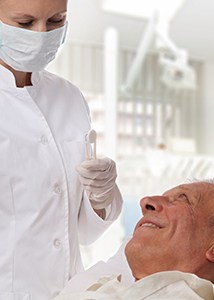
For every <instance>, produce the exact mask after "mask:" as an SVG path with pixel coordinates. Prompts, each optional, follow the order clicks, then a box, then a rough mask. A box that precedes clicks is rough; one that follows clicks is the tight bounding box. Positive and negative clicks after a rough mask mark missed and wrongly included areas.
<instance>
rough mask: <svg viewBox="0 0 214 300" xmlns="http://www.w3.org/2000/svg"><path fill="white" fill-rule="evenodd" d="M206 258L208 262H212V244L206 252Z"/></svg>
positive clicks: (213, 255)
mask: <svg viewBox="0 0 214 300" xmlns="http://www.w3.org/2000/svg"><path fill="white" fill-rule="evenodd" d="M206 258H207V259H208V260H209V261H210V262H214V244H213V245H211V246H210V247H209V249H208V250H207V252H206Z"/></svg>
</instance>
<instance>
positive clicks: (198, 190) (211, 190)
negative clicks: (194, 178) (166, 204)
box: [163, 182, 214, 201]
mask: <svg viewBox="0 0 214 300" xmlns="http://www.w3.org/2000/svg"><path fill="white" fill-rule="evenodd" d="M179 192H188V193H190V194H192V195H194V196H198V197H200V196H202V198H203V196H204V197H205V198H206V197H208V196H209V197H213V201H214V184H213V183H209V182H191V183H184V184H180V185H178V186H175V187H173V188H171V189H169V190H167V191H166V192H164V193H163V195H164V196H167V195H172V194H175V193H179Z"/></svg>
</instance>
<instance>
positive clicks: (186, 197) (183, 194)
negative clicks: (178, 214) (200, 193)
mask: <svg viewBox="0 0 214 300" xmlns="http://www.w3.org/2000/svg"><path fill="white" fill-rule="evenodd" d="M179 198H180V199H182V200H185V201H188V203H189V198H188V196H187V194H185V193H182V194H180V195H179Z"/></svg>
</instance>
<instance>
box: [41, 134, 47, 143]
mask: <svg viewBox="0 0 214 300" xmlns="http://www.w3.org/2000/svg"><path fill="white" fill-rule="evenodd" d="M40 141H41V143H42V144H43V145H47V144H48V138H47V136H46V135H42V136H41V138H40Z"/></svg>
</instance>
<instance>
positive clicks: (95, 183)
mask: <svg viewBox="0 0 214 300" xmlns="http://www.w3.org/2000/svg"><path fill="white" fill-rule="evenodd" d="M66 10H67V0H0V238H1V243H0V300H6V299H7V300H14V299H16V300H48V299H50V298H51V297H54V296H56V295H57V294H58V293H59V292H60V291H61V290H62V289H63V287H64V286H65V284H66V283H67V281H68V280H69V279H70V278H71V277H72V276H73V275H74V274H75V273H77V272H78V271H80V270H81V269H82V263H81V257H80V250H79V244H80V243H86V244H87V243H91V242H93V241H95V240H96V239H97V238H98V237H99V236H100V235H101V233H103V231H104V230H105V229H106V228H107V227H108V226H109V225H110V224H112V222H113V221H114V220H115V219H116V218H117V217H118V215H119V213H120V211H121V205H122V199H121V195H120V192H119V190H118V188H117V185H116V183H115V180H116V176H117V175H116V167H115V163H114V162H113V161H112V160H111V159H109V158H103V159H94V160H88V161H84V157H85V154H84V151H85V142H84V138H85V135H86V134H87V132H88V131H89V130H90V116H89V110H88V106H87V104H86V102H85V100H84V98H83V96H82V94H81V92H80V91H79V89H78V88H76V87H75V86H73V85H72V84H71V83H69V82H68V81H66V80H64V79H62V78H60V77H57V76H56V75H53V74H50V73H49V72H47V71H45V70H44V68H45V67H46V66H47V65H48V63H49V62H50V61H52V60H53V59H54V58H55V55H56V53H57V50H58V48H59V47H60V46H61V45H62V44H63V42H64V39H65V35H66V30H67V21H66Z"/></svg>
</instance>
